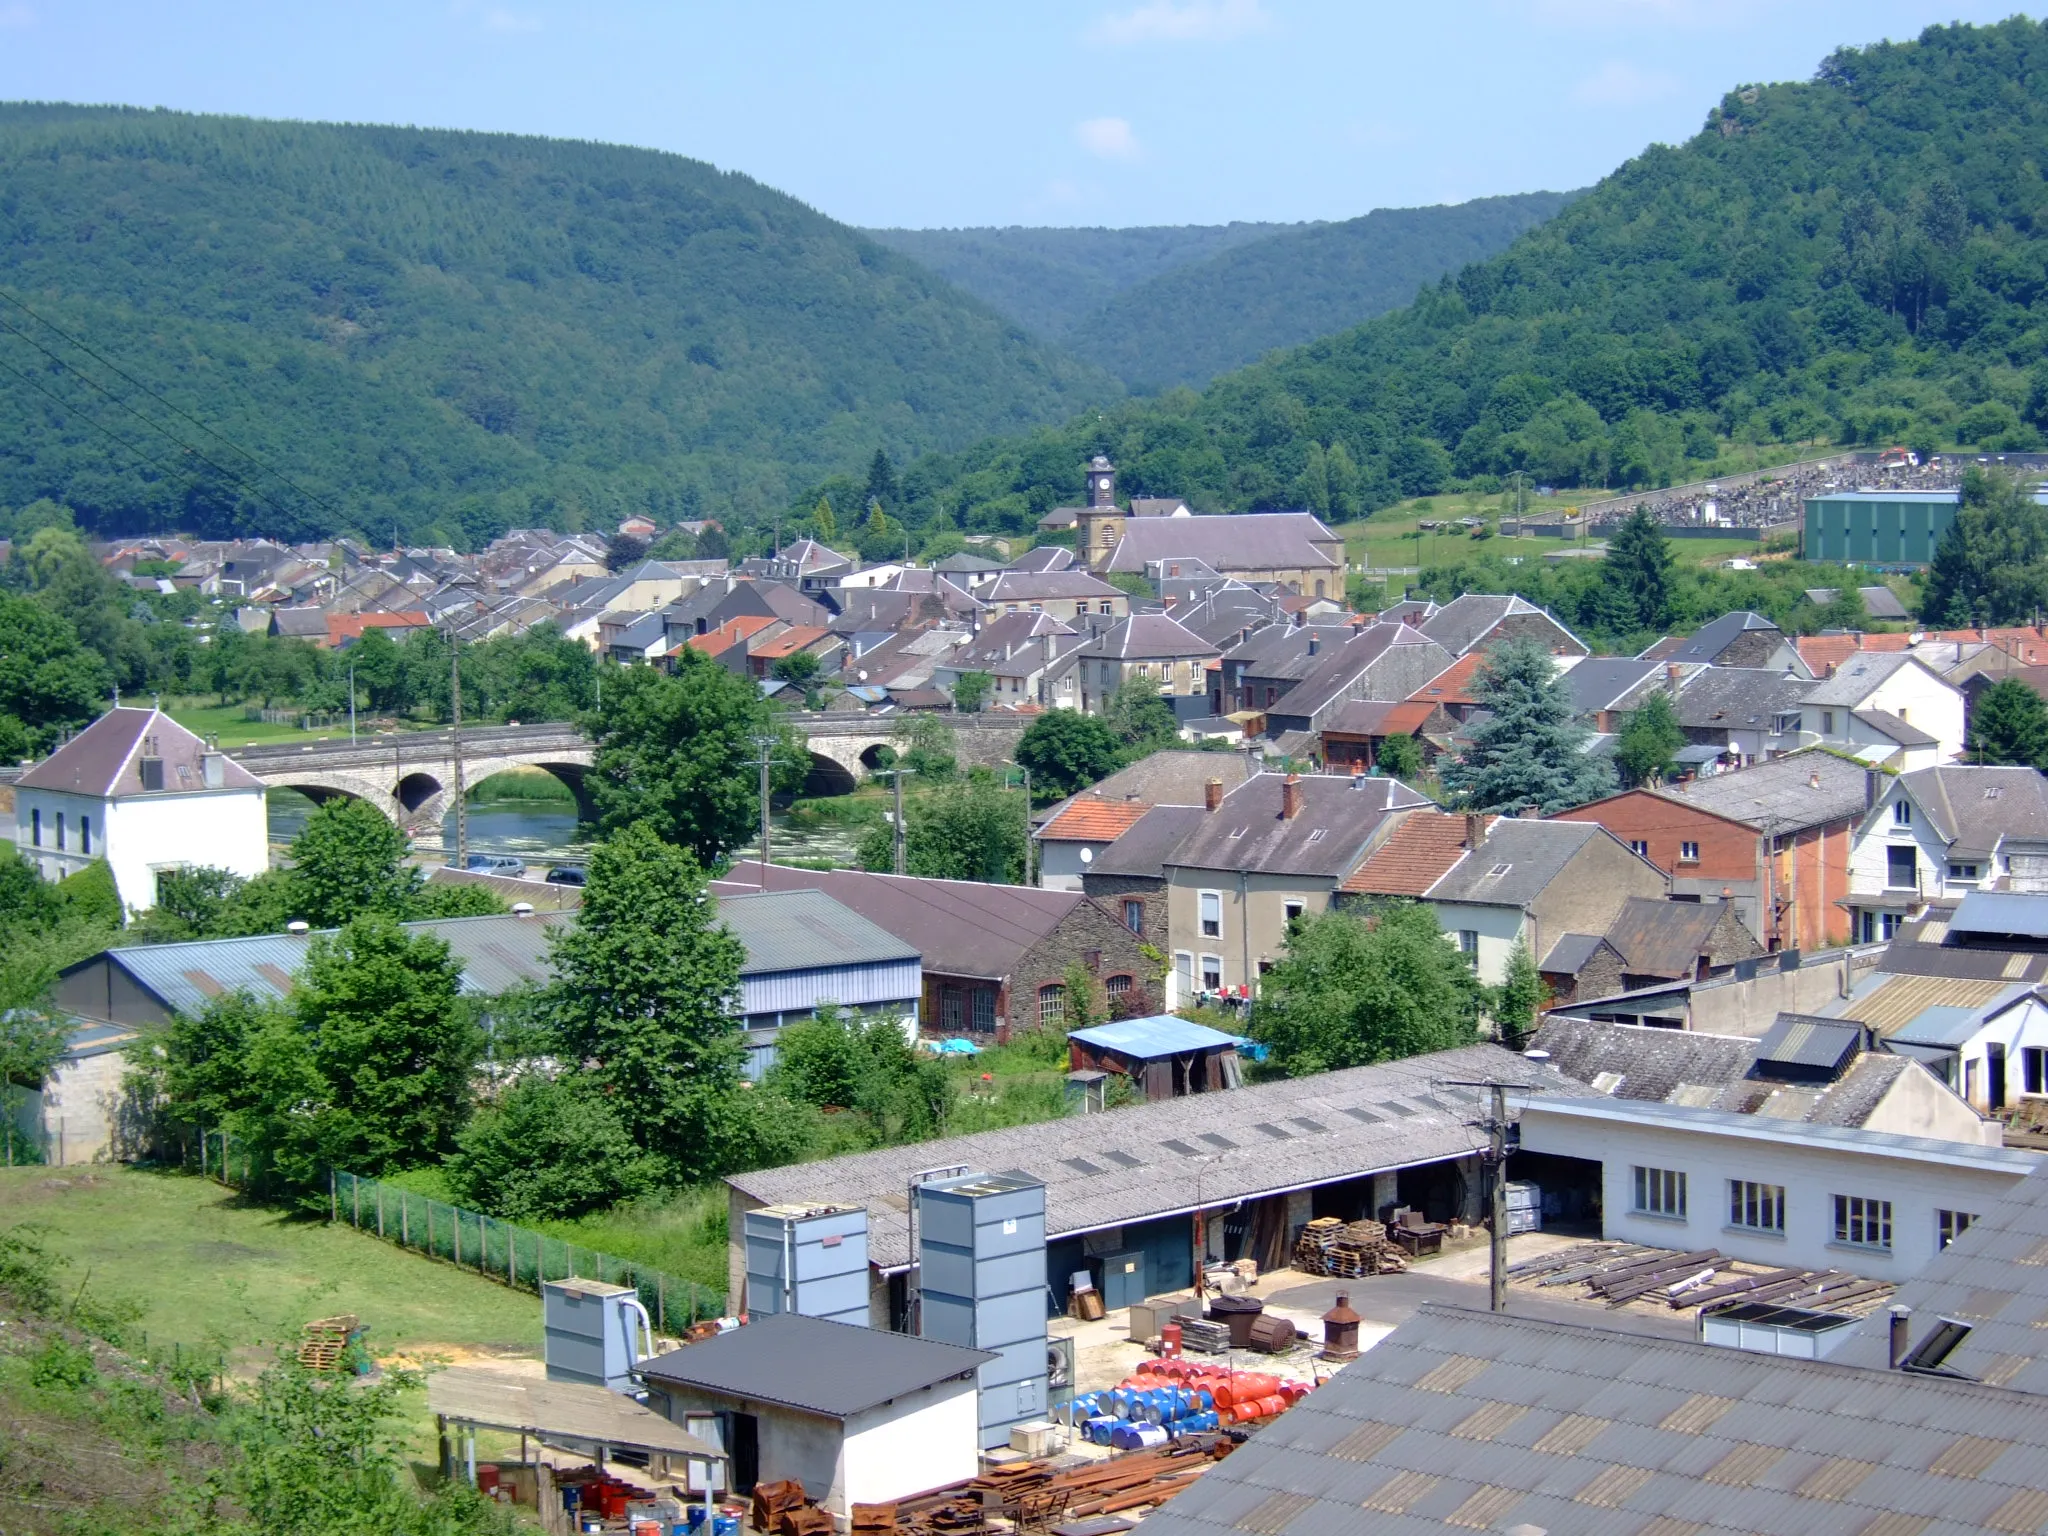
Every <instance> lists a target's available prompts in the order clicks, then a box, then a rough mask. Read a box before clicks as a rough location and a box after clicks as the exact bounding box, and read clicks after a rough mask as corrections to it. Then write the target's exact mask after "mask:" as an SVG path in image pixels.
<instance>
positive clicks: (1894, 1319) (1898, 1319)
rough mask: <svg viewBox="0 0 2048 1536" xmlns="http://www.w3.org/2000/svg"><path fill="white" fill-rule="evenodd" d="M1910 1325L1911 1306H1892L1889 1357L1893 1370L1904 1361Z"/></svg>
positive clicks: (1911, 1318)
mask: <svg viewBox="0 0 2048 1536" xmlns="http://www.w3.org/2000/svg"><path fill="white" fill-rule="evenodd" d="M1912 1327H1913V1309H1912V1308H1911V1307H1893V1308H1892V1313H1891V1358H1892V1369H1893V1370H1895V1371H1896V1370H1897V1369H1898V1368H1899V1367H1900V1366H1902V1365H1904V1364H1905V1363H1906V1355H1907V1353H1908V1352H1909V1349H1910V1347H1911V1337H1912Z"/></svg>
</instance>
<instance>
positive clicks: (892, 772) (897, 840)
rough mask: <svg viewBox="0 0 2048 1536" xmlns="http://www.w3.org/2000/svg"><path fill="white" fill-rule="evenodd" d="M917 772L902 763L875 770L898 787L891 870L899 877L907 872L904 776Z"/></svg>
mask: <svg viewBox="0 0 2048 1536" xmlns="http://www.w3.org/2000/svg"><path fill="white" fill-rule="evenodd" d="M916 772H917V770H916V769H915V768H905V767H904V766H903V765H902V764H901V763H900V762H899V763H897V764H896V765H895V766H894V767H890V768H877V769H875V776H876V777H877V778H879V777H880V776H881V775H883V774H885V773H886V774H887V775H888V776H889V777H890V779H891V780H892V781H894V783H895V786H896V821H895V824H894V826H893V828H892V834H893V835H892V837H891V839H890V841H891V842H892V844H893V845H894V847H895V860H894V863H893V864H892V865H891V868H893V869H894V870H895V872H896V873H897V874H899V875H900V874H904V873H906V870H905V868H904V863H905V857H906V852H905V850H906V844H905V841H904V827H903V776H904V775H905V774H906V773H916Z"/></svg>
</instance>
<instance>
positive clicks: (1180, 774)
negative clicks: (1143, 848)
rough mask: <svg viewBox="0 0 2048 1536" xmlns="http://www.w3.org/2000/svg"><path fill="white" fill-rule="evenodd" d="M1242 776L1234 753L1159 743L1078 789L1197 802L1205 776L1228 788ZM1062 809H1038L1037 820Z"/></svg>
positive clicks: (1147, 801)
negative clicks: (1181, 747) (1083, 787)
mask: <svg viewBox="0 0 2048 1536" xmlns="http://www.w3.org/2000/svg"><path fill="white" fill-rule="evenodd" d="M1245 776H1246V775H1245V771H1244V762H1243V759H1242V757H1241V756H1240V755H1238V754H1233V753H1228V752H1193V751H1185V750H1182V749H1180V748H1177V747H1162V748H1161V749H1160V750H1159V751H1157V752H1149V753H1147V754H1146V755H1145V756H1143V757H1141V758H1139V759H1138V760H1137V761H1136V762H1135V763H1130V764H1127V765H1126V766H1124V767H1122V768H1119V769H1117V771H1116V772H1115V773H1112V774H1111V775H1110V776H1109V777H1108V778H1106V779H1102V780H1099V781H1098V782H1097V783H1096V784H1095V785H1094V786H1093V787H1092V788H1089V789H1084V790H1082V791H1081V793H1082V794H1084V795H1099V796H1100V797H1101V798H1103V799H1104V800H1134V801H1136V802H1137V803H1138V804H1140V805H1200V804H1202V803H1203V800H1202V791H1203V786H1204V785H1205V784H1207V783H1208V782H1209V780H1211V779H1221V780H1222V781H1223V788H1224V790H1225V791H1226V792H1228V791H1229V790H1230V788H1231V787H1232V786H1233V785H1236V784H1240V783H1242V782H1243V781H1244V779H1245ZM1064 809H1065V803H1062V804H1059V805H1055V806H1053V807H1052V808H1051V809H1050V810H1048V811H1045V812H1043V813H1041V816H1040V824H1041V825H1043V824H1044V823H1045V822H1047V821H1050V820H1052V818H1053V817H1054V816H1057V815H1058V814H1059V813H1060V812H1061V811H1062V810H1064Z"/></svg>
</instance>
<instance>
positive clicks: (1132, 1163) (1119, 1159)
mask: <svg viewBox="0 0 2048 1536" xmlns="http://www.w3.org/2000/svg"><path fill="white" fill-rule="evenodd" d="M1102 1155H1103V1156H1104V1157H1106V1158H1107V1159H1109V1161H1111V1162H1112V1163H1115V1164H1116V1165H1117V1167H1119V1168H1142V1167H1144V1166H1145V1165H1144V1164H1143V1163H1141V1162H1139V1161H1138V1159H1136V1158H1135V1157H1133V1156H1131V1154H1130V1153H1128V1152H1111V1151H1107V1150H1105V1151H1104V1152H1103V1154H1102Z"/></svg>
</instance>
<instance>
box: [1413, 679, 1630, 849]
mask: <svg viewBox="0 0 2048 1536" xmlns="http://www.w3.org/2000/svg"><path fill="white" fill-rule="evenodd" d="M1472 696H1473V697H1474V698H1475V699H1476V700H1478V702H1479V703H1480V705H1481V706H1482V707H1483V708H1484V709H1486V710H1487V712H1488V713H1487V717H1486V718H1485V719H1484V720H1482V721H1480V722H1479V723H1478V724H1477V725H1475V726H1474V727H1473V728H1472V746H1471V748H1470V749H1469V750H1468V751H1467V752H1466V753H1465V755H1464V756H1463V757H1460V758H1458V759H1456V760H1455V761H1453V762H1452V763H1451V764H1450V765H1449V766H1448V767H1446V768H1445V770H1444V775H1443V779H1444V787H1445V788H1446V789H1448V790H1449V791H1450V792H1451V793H1452V795H1453V796H1455V797H1456V799H1457V802H1458V804H1459V805H1460V806H1461V807H1462V808H1463V809H1465V810H1471V811H1497V812H1499V813H1500V814H1501V815H1504V816H1518V815H1520V814H1521V813H1522V812H1523V811H1526V810H1535V811H1538V812H1540V813H1541V814H1543V815H1546V816H1547V815H1549V814H1550V813H1551V812H1553V811H1561V810H1565V809H1567V808H1569V807H1571V806H1574V805H1584V804H1585V803H1586V802H1587V801H1588V800H1597V799H1599V798H1600V797H1601V796H1602V795H1604V794H1607V793H1608V792H1609V791H1611V790H1612V789H1613V788H1614V767H1613V765H1612V764H1610V763H1608V762H1607V761H1606V760H1605V759H1603V758H1597V757H1589V756H1588V755H1587V754H1586V750H1585V747H1586V739H1587V737H1588V736H1589V735H1590V734H1591V732H1589V731H1588V730H1587V729H1586V727H1585V726H1583V725H1581V724H1580V723H1579V722H1578V721H1577V720H1575V719H1574V718H1573V717H1572V705H1571V695H1570V693H1568V692H1567V691H1566V689H1565V686H1564V679H1563V678H1562V677H1560V676H1559V675H1558V672H1557V668H1556V666H1555V665H1554V663H1553V662H1552V660H1551V656H1550V653H1549V652H1548V651H1546V650H1544V648H1543V647H1542V646H1541V645H1538V644H1537V643H1536V642H1535V641H1533V640H1508V641H1504V642H1502V643H1501V644H1500V645H1498V646H1496V647H1494V649H1493V651H1492V652H1491V653H1490V654H1489V655H1488V656H1487V658H1486V661H1485V662H1484V664H1482V665H1481V667H1480V668H1479V671H1478V674H1477V675H1476V676H1475V677H1474V678H1473V680H1472Z"/></svg>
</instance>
